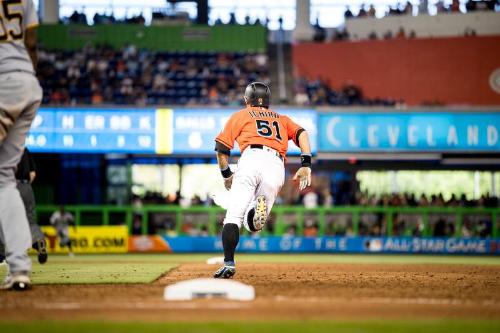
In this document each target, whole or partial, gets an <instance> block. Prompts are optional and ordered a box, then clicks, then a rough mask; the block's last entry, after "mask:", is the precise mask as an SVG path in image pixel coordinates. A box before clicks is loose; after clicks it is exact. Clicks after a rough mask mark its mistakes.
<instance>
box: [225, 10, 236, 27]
mask: <svg viewBox="0 0 500 333" xmlns="http://www.w3.org/2000/svg"><path fill="white" fill-rule="evenodd" d="M227 24H229V25H235V24H238V22H236V14H235V13H234V12H231V13H230V14H229V22H228V23H227Z"/></svg>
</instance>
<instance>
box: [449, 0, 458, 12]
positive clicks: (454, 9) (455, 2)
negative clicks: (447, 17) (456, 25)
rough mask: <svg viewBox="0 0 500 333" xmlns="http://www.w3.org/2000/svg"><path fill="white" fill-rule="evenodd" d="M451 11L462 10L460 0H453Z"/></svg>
mask: <svg viewBox="0 0 500 333" xmlns="http://www.w3.org/2000/svg"><path fill="white" fill-rule="evenodd" d="M450 9H451V12H452V13H459V12H460V2H459V1H458V0H453V2H452V3H451V8H450Z"/></svg>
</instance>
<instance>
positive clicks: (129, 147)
mask: <svg viewBox="0 0 500 333" xmlns="http://www.w3.org/2000/svg"><path fill="white" fill-rule="evenodd" d="M234 111H235V110H220V109H208V108H207V109H175V110H172V109H151V108H140V109H139V108H136V109H133V108H122V109H119V108H110V109H107V108H101V109H96V108H41V109H40V110H39V111H38V114H37V116H36V118H35V119H34V121H33V123H32V125H31V129H30V132H29V133H28V136H27V139H26V141H27V142H26V144H27V147H28V148H29V149H30V150H31V151H33V152H56V153H130V154H195V155H196V154H211V153H213V151H214V139H215V137H216V135H217V134H218V133H219V132H220V131H221V130H222V128H223V126H224V124H225V123H226V121H227V119H229V117H230V115H231V113H233V112H234ZM278 112H283V113H286V114H287V115H289V116H291V117H292V119H294V120H295V121H297V122H298V123H299V124H302V125H303V126H304V127H305V128H306V129H307V130H308V131H309V133H310V134H311V141H312V148H313V152H315V151H316V137H317V134H316V112H315V111H313V110H297V109H287V110H284V109H281V110H278ZM235 150H236V149H235ZM299 153H300V152H299V150H298V148H296V147H295V145H294V144H293V143H290V154H299Z"/></svg>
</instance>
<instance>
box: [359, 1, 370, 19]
mask: <svg viewBox="0 0 500 333" xmlns="http://www.w3.org/2000/svg"><path fill="white" fill-rule="evenodd" d="M367 15H368V14H367V12H366V10H365V4H361V7H360V8H359V12H358V16H357V17H366V16H367Z"/></svg>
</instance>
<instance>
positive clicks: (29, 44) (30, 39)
mask: <svg viewBox="0 0 500 333" xmlns="http://www.w3.org/2000/svg"><path fill="white" fill-rule="evenodd" d="M36 44H37V34H36V26H35V27H30V28H27V29H26V34H25V37H24V45H25V46H26V50H27V51H28V54H29V55H30V58H31V62H32V63H33V68H34V70H35V71H36V66H37V65H38V52H37V49H36Z"/></svg>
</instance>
